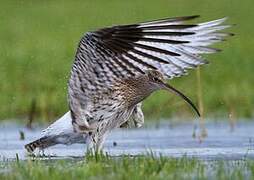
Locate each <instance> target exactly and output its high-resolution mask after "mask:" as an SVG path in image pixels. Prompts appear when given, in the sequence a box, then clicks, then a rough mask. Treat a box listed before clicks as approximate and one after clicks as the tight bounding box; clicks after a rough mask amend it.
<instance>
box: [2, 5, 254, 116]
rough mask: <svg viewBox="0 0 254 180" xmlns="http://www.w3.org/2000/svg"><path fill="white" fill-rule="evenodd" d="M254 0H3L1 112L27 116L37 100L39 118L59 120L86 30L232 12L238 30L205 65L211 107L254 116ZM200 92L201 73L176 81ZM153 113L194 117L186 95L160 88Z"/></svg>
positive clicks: (148, 104)
mask: <svg viewBox="0 0 254 180" xmlns="http://www.w3.org/2000/svg"><path fill="white" fill-rule="evenodd" d="M253 6H254V1H253V0H244V1H241V2H239V1H238V0H192V1H186V0H157V1H152V0H143V1H134V0H129V1H119V0H112V1H102V0H93V1H92V0H90V1H89V0H88V1H81V0H80V1H60V0H59V1H29V0H28V1H18V0H13V1H4V0H1V1H0V7H1V11H0V17H1V20H0V39H1V43H0V57H1V58H0V82H1V85H0V103H1V105H0V119H6V118H18V117H19V118H20V117H23V118H26V117H27V116H28V114H29V111H30V108H31V103H32V101H33V100H34V101H35V102H36V109H35V114H36V117H37V118H40V119H43V120H52V118H54V117H55V116H60V115H61V114H63V113H64V112H65V111H67V102H66V84H67V80H68V76H69V71H70V68H71V64H72V61H73V57H74V54H75V49H76V47H77V43H78V41H79V39H80V37H81V36H82V35H83V33H84V32H86V31H89V30H94V29H96V28H99V27H104V26H111V25H113V24H126V23H135V22H141V21H146V20H150V19H157V18H163V17H170V16H181V15H193V14H200V15H202V17H201V18H200V20H199V21H205V20H212V19H216V18H221V17H224V16H228V17H229V18H230V19H229V21H228V22H229V23H232V24H237V26H235V27H233V28H231V29H229V30H228V31H230V32H233V33H235V34H236V36H234V37H232V38H230V39H229V40H228V41H227V42H223V43H220V44H218V45H216V47H219V48H222V49H223V50H224V51H223V52H221V53H218V54H215V55H209V56H208V59H209V60H210V62H211V64H210V65H208V66H206V67H202V68H201V76H202V82H201V83H202V84H201V86H202V91H203V92H202V94H203V99H204V102H203V104H204V114H205V116H206V117H207V116H210V117H211V116H212V117H224V118H225V117H228V114H229V113H231V112H233V113H234V114H235V116H236V118H237V117H247V118H249V117H253V106H254V91H253V89H254V76H253V67H254V60H253V59H254V53H253V46H254V39H253V37H254V31H253V30H252V29H253V27H254V25H253V23H252V21H253V19H252V17H254V11H253V10H252V8H253ZM171 83H172V84H173V85H175V87H177V88H178V89H180V90H182V91H183V92H184V93H185V94H187V95H188V96H190V97H191V98H192V99H193V100H194V102H196V103H197V102H198V100H197V97H198V95H197V78H196V73H195V72H194V71H190V75H189V76H185V77H183V78H180V79H179V78H177V79H174V80H172V81H171ZM144 111H145V114H146V117H150V118H154V119H156V118H158V117H172V116H178V117H186V116H189V117H193V116H194V114H193V112H192V111H191V110H190V108H189V107H188V106H187V105H186V104H185V103H184V102H183V101H182V100H180V99H179V98H177V97H175V96H173V95H168V94H167V93H165V92H158V93H155V94H154V95H152V97H150V98H148V99H147V100H146V101H145V103H144Z"/></svg>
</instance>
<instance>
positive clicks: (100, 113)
mask: <svg viewBox="0 0 254 180" xmlns="http://www.w3.org/2000/svg"><path fill="white" fill-rule="evenodd" d="M92 112H93V113H91V116H92V117H93V121H94V122H98V123H107V124H109V126H111V128H116V127H119V126H120V125H121V124H123V123H124V122H126V121H127V120H128V119H129V117H130V115H131V113H132V112H133V108H126V107H124V106H100V107H99V108H97V109H94V110H93V111H92Z"/></svg>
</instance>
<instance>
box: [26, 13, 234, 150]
mask: <svg viewBox="0 0 254 180" xmlns="http://www.w3.org/2000/svg"><path fill="white" fill-rule="evenodd" d="M196 17H197V16H189V17H179V18H169V19H163V20H157V21H151V22H146V23H140V24H133V25H122V26H114V27H110V28H104V29H100V30H98V31H95V32H90V33H87V34H86V35H85V36H84V37H82V39H81V41H80V43H79V46H78V49H77V52H76V56H75V61H74V63H73V66H72V70H71V74H70V79H69V83H68V102H69V108H70V112H69V113H67V114H66V115H65V116H64V117H65V118H61V119H60V120H58V121H56V122H55V123H53V124H52V125H51V126H50V127H49V128H47V129H46V130H45V132H47V133H44V135H43V137H42V138H41V139H39V140H37V141H34V142H32V143H30V144H28V145H26V148H27V149H28V151H33V150H34V149H35V148H36V147H39V148H42V149H43V148H45V147H48V146H51V145H54V144H59V143H62V144H72V143H76V142H80V143H85V142H89V144H92V145H94V146H95V148H96V149H97V150H98V149H100V148H101V145H102V144H103V141H104V139H105V137H106V135H107V134H108V133H109V132H110V131H111V130H112V129H114V128H118V127H124V126H125V125H126V123H128V120H129V119H131V118H132V119H133V121H134V124H135V125H136V126H137V127H140V126H142V124H143V123H144V116H143V113H142V110H141V102H142V101H143V100H144V99H145V98H147V97H148V96H149V95H150V94H151V93H152V92H154V91H156V90H159V89H164V90H169V91H173V92H174V93H176V94H177V95H180V96H181V97H182V98H184V99H185V100H186V101H187V102H188V103H189V104H190V105H191V106H192V107H193V108H194V109H195V110H196V111H197V109H196V108H195V106H194V105H193V104H192V102H191V101H190V100H189V99H188V98H187V97H185V96H184V95H183V94H182V93H181V92H179V91H178V90H176V89H174V88H173V87H171V86H170V85H168V84H165V80H166V79H171V78H173V77H179V76H181V75H183V74H186V70H187V69H190V68H194V67H196V66H199V65H202V64H206V63H207V61H205V60H203V59H202V58H201V56H200V55H199V54H203V53H213V52H217V49H214V48H209V47H207V46H208V45H210V44H213V43H215V42H218V41H221V40H223V39H224V37H226V36H227V35H229V34H227V33H222V32H217V31H219V30H222V29H225V28H227V27H229V26H226V25H220V24H221V23H222V22H223V21H224V20H225V19H220V20H216V21H211V22H207V23H201V24H197V25H195V24H184V22H185V21H187V20H190V19H194V18H196ZM197 113H198V111H197ZM64 122H67V123H64ZM63 124H66V126H65V127H62V126H63ZM67 125H68V126H67ZM52 129H53V130H52ZM55 129H58V130H55ZM75 141H76V142H75ZM46 144H48V145H46Z"/></svg>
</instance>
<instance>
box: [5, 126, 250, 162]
mask: <svg viewBox="0 0 254 180" xmlns="http://www.w3.org/2000/svg"><path fill="white" fill-rule="evenodd" d="M43 128H44V127H37V128H35V129H33V130H29V129H26V128H24V127H22V126H20V125H16V124H6V123H5V124H0V160H6V159H15V158H16V154H18V156H19V158H20V159H26V158H28V156H27V153H26V151H25V149H24V145H25V144H26V143H28V142H30V141H32V140H35V139H36V138H38V137H39V136H40V133H41V130H42V129H43ZM206 129H207V132H208V136H207V137H206V138H205V139H203V140H202V142H201V141H200V139H199V138H193V136H192V135H193V124H191V123H175V124H172V123H168V122H162V123H160V124H159V125H158V124H157V125H151V126H149V127H146V128H141V129H124V130H123V129H117V130H115V131H113V132H112V133H111V134H110V136H109V137H108V139H107V140H106V143H105V146H104V151H105V152H107V153H109V154H110V155H112V156H119V155H123V154H126V155H127V154H128V155H140V154H147V153H150V152H153V153H154V154H157V155H159V154H161V155H164V156H169V157H183V156H187V157H197V158H200V159H205V160H213V159H216V160H217V159H224V160H241V159H244V158H253V159H254V123H253V122H239V123H236V124H235V128H234V130H233V131H232V130H231V128H230V126H229V125H228V123H225V122H223V123H215V122H209V123H207V124H206ZM20 131H23V132H24V134H25V139H24V140H20ZM85 150H86V146H85V145H83V144H75V145H71V146H64V145H57V146H54V147H52V148H48V149H46V150H45V154H46V155H51V156H53V158H75V157H76V158H79V157H83V155H84V154H85Z"/></svg>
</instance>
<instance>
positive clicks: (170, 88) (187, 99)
mask: <svg viewBox="0 0 254 180" xmlns="http://www.w3.org/2000/svg"><path fill="white" fill-rule="evenodd" d="M163 85H164V88H163V89H165V90H167V91H170V92H173V93H175V94H176V95H178V96H180V97H181V98H183V99H184V100H185V101H186V102H187V103H188V104H189V105H190V106H191V107H192V108H193V109H194V110H195V112H196V113H197V115H198V116H199V117H200V113H199V111H198V109H197V107H196V106H195V105H194V104H193V103H192V101H191V100H190V99H189V98H188V97H186V96H185V95H184V94H183V93H181V92H180V91H178V90H177V89H175V88H174V87H172V86H170V85H169V84H166V83H163Z"/></svg>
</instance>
